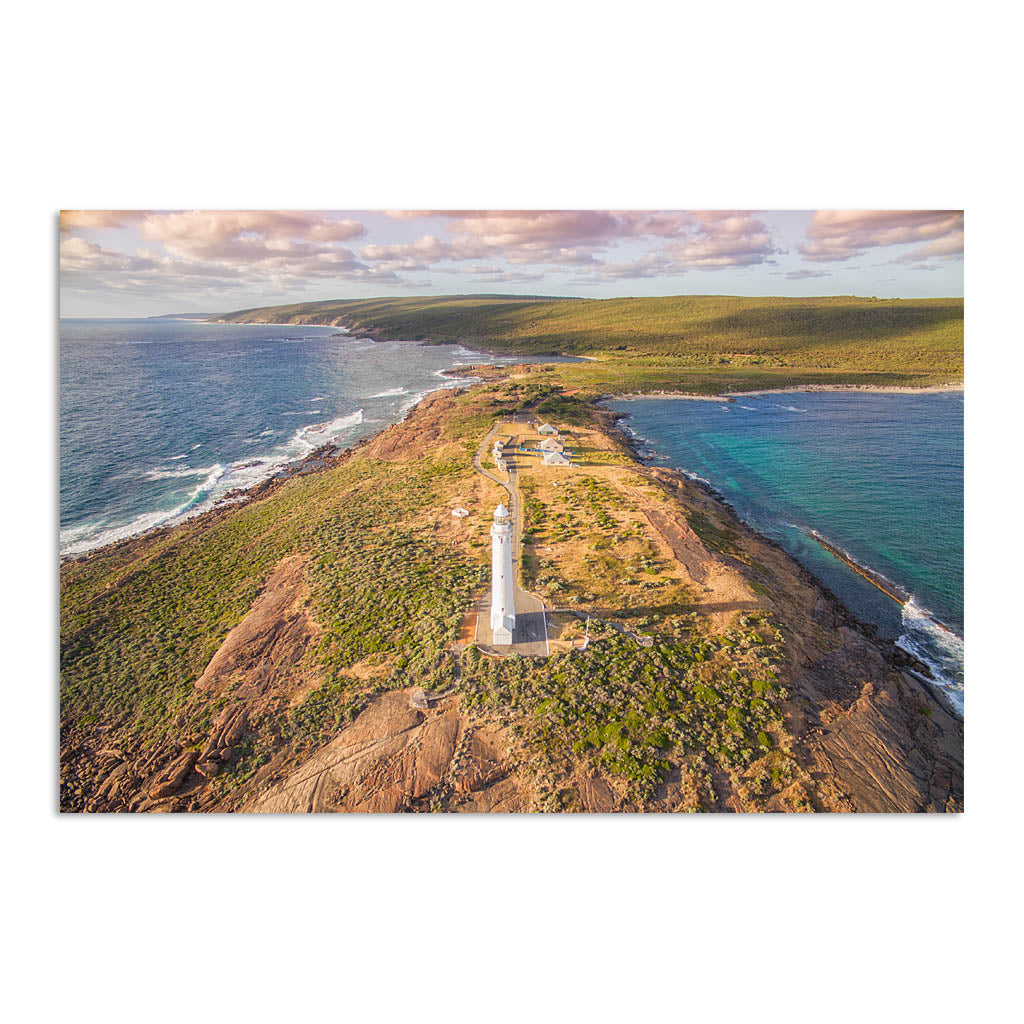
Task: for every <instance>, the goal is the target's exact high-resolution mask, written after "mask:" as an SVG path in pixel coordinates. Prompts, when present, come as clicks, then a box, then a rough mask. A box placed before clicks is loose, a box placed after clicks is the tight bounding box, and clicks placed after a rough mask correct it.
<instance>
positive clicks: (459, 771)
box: [242, 691, 526, 813]
mask: <svg viewBox="0 0 1024 1024" xmlns="http://www.w3.org/2000/svg"><path fill="white" fill-rule="evenodd" d="M409 697H410V694H409V692H408V691H399V692H395V693H387V694H384V695H383V696H382V697H380V698H378V699H377V700H376V701H375V702H374V703H373V704H371V705H370V706H369V707H368V708H367V709H366V710H365V711H364V712H363V713H362V714H361V715H360V716H359V718H357V719H356V720H355V722H353V723H352V724H351V725H349V726H347V727H346V728H345V729H343V730H342V731H341V733H340V734H339V735H338V736H337V738H336V739H335V740H333V741H332V742H331V743H329V744H327V746H325V747H323V748H322V749H320V750H319V751H317V753H315V754H314V755H313V756H312V757H311V758H309V760H307V761H306V762H305V763H304V764H302V765H301V766H300V767H299V768H298V769H296V770H294V771H292V772H291V773H290V774H289V775H288V777H287V778H285V779H283V780H282V781H280V782H278V783H276V784H275V785H273V786H272V787H271V788H270V789H269V790H267V792H265V793H263V794H261V795H260V796H258V797H257V798H256V799H255V800H253V801H252V802H251V803H250V804H249V805H247V806H245V807H243V808H242V809H243V810H251V811H258V812H262V813H296V812H298V813H304V812H321V811H366V812H394V811H410V810H428V809H430V807H431V806H432V804H433V803H435V802H438V801H441V800H442V799H443V800H445V802H446V805H447V804H451V805H452V809H454V810H494V809H498V808H499V807H500V808H501V809H505V810H525V809H526V807H525V804H524V800H523V799H522V797H521V795H520V794H519V792H518V787H517V786H516V784H515V783H510V782H509V780H508V779H507V774H508V768H507V765H506V764H505V758H506V752H505V750H504V749H503V743H502V736H501V734H500V732H499V731H496V730H494V729H483V730H481V731H480V732H479V733H476V732H474V731H473V730H472V726H471V725H470V724H469V722H468V721H467V719H466V718H465V716H464V715H462V714H461V713H460V712H459V710H458V708H457V706H456V705H455V703H454V702H449V706H448V707H438V708H436V709H434V710H431V711H420V710H418V709H416V708H413V707H411V706H410V703H409ZM498 787H500V788H498ZM492 790H494V792H490V791H492ZM488 792H490V796H489V797H484V796H483V795H482V794H484V793H488ZM460 804H461V805H463V806H459V805H460Z"/></svg>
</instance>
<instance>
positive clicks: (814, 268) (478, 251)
mask: <svg viewBox="0 0 1024 1024" xmlns="http://www.w3.org/2000/svg"><path fill="white" fill-rule="evenodd" d="M484 292H485V293H502V294H529V295H576V296H584V297H592V298H609V297H613V296H627V295H633V296H639V295H686V294H690V295H706V294H726V295H792V296H808V295H875V296H879V297H885V298H893V297H902V298H918V297H934V296H960V295H963V212H962V211H959V210H954V211H950V210H774V211H771V210H768V211H749V210H639V211H638V210H376V211H368V210H302V211H294V210H254V211H245V210H184V211H180V210H179V211H175V210H64V211H62V212H61V215H60V294H61V300H60V301H61V306H60V311H61V316H64V317H137V316H159V315H161V314H166V313H222V312H229V311H232V310H236V309H244V308H247V307H252V306H270V305H280V304H284V303H293V302H313V301H316V300H318V299H347V298H368V297H376V296H388V295H394V296H398V295H453V294H471V293H484Z"/></svg>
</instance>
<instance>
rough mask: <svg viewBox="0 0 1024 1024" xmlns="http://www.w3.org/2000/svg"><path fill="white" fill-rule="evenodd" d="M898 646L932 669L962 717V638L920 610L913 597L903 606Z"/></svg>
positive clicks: (935, 679)
mask: <svg viewBox="0 0 1024 1024" xmlns="http://www.w3.org/2000/svg"><path fill="white" fill-rule="evenodd" d="M896 644H897V646H899V647H902V648H903V650H905V651H906V652H907V653H908V654H912V655H913V656H914V657H915V658H917V659H918V660H920V661H923V662H924V663H925V664H926V665H927V666H928V667H929V668H930V669H931V670H932V675H933V676H934V677H935V678H934V680H933V682H934V684H935V685H936V686H938V687H939V688H940V689H941V690H942V691H943V692H944V693H945V694H946V696H947V697H948V698H949V702H950V703H951V704H952V705H953V707H954V708H956V710H957V712H958V713H959V714H960V715H963V713H964V641H963V638H962V637H960V636H958V635H957V634H956V633H954V632H953V631H952V630H951V629H949V628H947V627H946V626H943V625H942V624H941V623H940V622H939V620H938V619H937V618H936V617H935V616H934V615H932V613H931V612H929V611H928V609H927V608H923V607H921V605H919V604H918V603H917V602H916V601H915V600H914V598H913V597H911V598H910V600H909V601H907V603H906V604H905V605H904V606H903V633H902V634H901V635H900V637H899V638H898V639H897V640H896Z"/></svg>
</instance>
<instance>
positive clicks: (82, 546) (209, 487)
mask: <svg viewBox="0 0 1024 1024" xmlns="http://www.w3.org/2000/svg"><path fill="white" fill-rule="evenodd" d="M208 469H209V470H210V472H209V474H208V475H207V477H206V479H205V480H203V482H202V483H201V484H199V486H198V487H196V488H195V489H194V490H193V491H192V492H191V493H190V494H189V495H188V497H187V498H185V500H184V501H182V502H180V503H179V504H178V505H176V506H175V507H174V508H171V509H162V510H160V511H157V512H146V513H144V514H143V515H141V516H137V517H136V518H135V519H133V520H131V521H130V522H128V523H121V524H113V525H109V526H108V525H107V524H106V522H104V521H103V520H98V521H93V522H91V523H85V524H83V525H82V526H78V527H75V528H73V529H70V530H62V531H61V534H60V548H61V554H62V555H77V554H81V553H82V552H83V551H88V550H89V549H90V548H96V547H102V546H103V545H104V544H113V543H114V542H115V541H119V540H125V539H126V538H128V537H132V536H134V535H135V534H138V533H145V532H146V531H147V530H152V529H155V528H156V527H157V526H167V525H169V524H170V523H172V522H175V521H177V520H179V519H184V518H187V517H188V516H189V515H194V514H196V512H198V511H202V509H201V508H200V505H203V504H204V503H205V502H206V500H207V499H208V498H209V496H210V494H211V492H212V491H213V489H214V487H215V485H216V484H217V483H218V481H219V480H220V479H221V477H222V476H223V475H224V472H225V470H224V467H223V466H222V465H221V464H220V463H217V465H216V466H210V467H208Z"/></svg>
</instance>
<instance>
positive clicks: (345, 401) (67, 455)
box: [60, 319, 555, 555]
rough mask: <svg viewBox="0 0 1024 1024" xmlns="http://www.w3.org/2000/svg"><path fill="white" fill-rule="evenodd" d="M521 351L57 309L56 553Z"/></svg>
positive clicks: (207, 497)
mask: <svg viewBox="0 0 1024 1024" xmlns="http://www.w3.org/2000/svg"><path fill="white" fill-rule="evenodd" d="M522 361H524V360H523V359H522V358H520V357H516V358H514V359H513V358H503V357H495V356H484V355H480V354H479V353H475V352H471V351H469V350H468V349H465V348H462V347H461V346H458V345H443V346H424V345H416V344H412V343H410V342H403V341H396V342H374V341H371V340H370V339H368V338H359V337H354V336H349V335H347V334H345V333H343V332H340V329H339V328H337V327H313V326H305V325H303V326H289V325H262V324H207V323H201V322H198V321H190V320H173V319H144V320H127V319H125V320H71V319H68V320H64V319H62V320H61V321H60V378H61V379H60V550H61V554H62V555H70V554H77V553H81V552H84V551H88V550H89V549H90V548H94V547H97V546H99V545H102V544H107V543H110V542H112V541H115V540H119V539H121V538H124V537H129V536H132V535H134V534H137V533H141V532H143V531H145V530H147V529H150V528H152V527H155V526H162V525H166V524H169V523H174V522H178V521H180V520H182V519H184V518H186V517H188V516H190V515H194V514H196V513H198V512H201V511H204V510H205V509H208V508H211V507H212V506H213V505H214V504H215V503H216V502H217V501H218V500H219V499H221V498H223V496H224V495H226V494H227V493H228V492H229V491H232V490H235V489H237V488H245V487H251V486H252V485H254V484H256V483H258V482H260V481H262V480H265V479H267V478H268V477H270V476H273V475H274V474H275V473H277V472H279V471H280V470H281V469H282V468H283V467H284V466H285V465H287V464H288V463H289V462H293V461H295V460H296V459H300V458H302V457H303V456H305V455H308V454H309V453H310V452H311V451H313V450H314V449H315V448H318V447H320V446H321V445H324V444H327V443H328V442H332V443H334V444H335V445H338V446H340V447H347V446H348V445H351V444H352V443H353V442H354V441H357V440H358V439H359V438H360V437H363V436H366V435H368V434H375V433H377V432H378V431H380V430H382V429H383V428H384V427H385V426H387V425H388V424H390V423H394V422H397V421H398V420H400V419H401V418H402V417H403V416H404V415H405V414H406V412H407V411H408V410H409V409H410V408H411V407H412V406H413V405H415V404H416V402H418V401H419V400H420V399H421V398H422V397H423V396H424V395H426V394H428V393H429V392H431V391H436V390H438V389H440V388H452V387H459V386H460V385H463V384H465V383H466V382H467V380H466V379H455V378H447V377H443V376H441V374H440V371H441V370H444V369H447V368H453V367H458V366H464V365H472V364H473V363H479V362H487V363H512V362H522ZM526 361H544V362H548V361H555V360H554V359H552V358H551V357H544V358H543V359H542V360H540V359H534V360H526Z"/></svg>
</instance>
